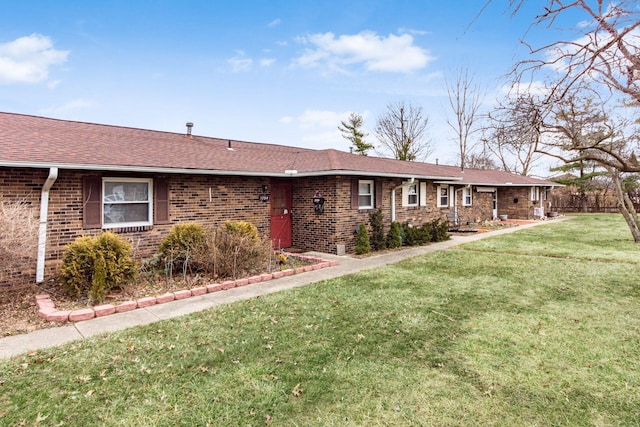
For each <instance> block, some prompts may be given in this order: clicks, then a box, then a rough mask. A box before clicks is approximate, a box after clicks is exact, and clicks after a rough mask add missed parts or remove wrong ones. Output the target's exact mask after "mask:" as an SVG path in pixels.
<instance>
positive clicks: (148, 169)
mask: <svg viewBox="0 0 640 427" xmlns="http://www.w3.org/2000/svg"><path fill="white" fill-rule="evenodd" d="M0 167H17V168H37V169H44V168H46V169H49V168H52V167H57V168H59V169H66V170H87V171H113V172H129V173H134V172H144V173H170V174H191V175H216V176H218V175H226V176H259V177H272V178H291V175H290V174H286V173H284V172H262V171H246V170H225V169H188V168H170V167H149V166H114V165H89V164H73V163H48V162H15V161H0ZM362 175H369V176H375V177H380V178H403V179H411V178H416V179H424V180H430V181H433V180H436V179H439V180H442V179H446V180H448V181H461V180H462V178H459V177H453V176H451V177H449V176H442V175H437V176H436V175H415V174H411V175H410V174H404V173H389V172H376V171H362V170H348V169H335V170H327V171H310V172H300V171H298V173H297V174H296V175H295V176H296V177H300V178H304V177H312V176H362Z"/></svg>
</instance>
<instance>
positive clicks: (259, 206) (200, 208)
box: [0, 168, 537, 277]
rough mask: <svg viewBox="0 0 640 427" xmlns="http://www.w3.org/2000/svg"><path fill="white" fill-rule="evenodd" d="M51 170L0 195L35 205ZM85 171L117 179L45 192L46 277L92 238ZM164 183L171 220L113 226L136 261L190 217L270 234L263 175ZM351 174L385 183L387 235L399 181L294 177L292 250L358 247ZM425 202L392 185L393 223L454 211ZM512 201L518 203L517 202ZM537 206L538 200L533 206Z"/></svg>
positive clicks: (7, 172)
mask: <svg viewBox="0 0 640 427" xmlns="http://www.w3.org/2000/svg"><path fill="white" fill-rule="evenodd" d="M47 175H48V171H47V170H45V169H40V170H38V169H9V168H0V197H1V198H4V199H5V200H6V199H8V200H22V201H25V202H27V203H29V204H31V205H33V206H34V208H36V209H38V210H39V206H40V194H41V189H42V185H43V183H44V182H45V180H46V178H47ZM87 175H95V176H103V175H104V176H110V177H113V176H116V174H115V173H104V174H99V173H90V172H85V171H68V170H60V171H59V177H58V180H57V181H56V182H55V184H54V185H53V187H52V189H51V191H50V199H49V219H48V242H47V253H46V273H45V274H46V276H47V277H51V275H52V274H53V273H54V271H55V268H56V266H57V264H58V263H59V261H60V260H61V259H62V256H63V250H64V246H65V245H67V244H68V243H70V242H72V241H74V240H75V239H76V238H77V237H79V236H84V235H96V234H98V233H100V232H101V231H102V230H101V229H90V230H86V229H83V224H82V215H83V210H82V179H83V177H84V176H87ZM120 176H126V177H139V178H145V177H146V178H149V177H151V175H143V174H128V175H122V174H120ZM156 178H164V179H166V180H167V181H168V183H169V200H170V209H169V218H170V222H171V224H166V225H153V226H150V227H133V228H127V229H112V231H115V232H117V233H118V234H120V235H122V236H123V237H125V238H127V239H128V240H129V241H131V243H132V244H133V246H134V250H135V254H136V257H137V258H145V257H149V256H151V255H152V254H154V253H155V252H156V251H157V248H158V246H159V244H160V242H161V241H162V239H163V238H164V236H166V235H167V234H168V232H169V231H170V229H171V227H172V225H173V224H176V223H180V222H189V221H195V222H198V223H201V224H203V225H205V226H211V227H217V226H219V225H220V224H222V223H223V222H224V221H226V220H244V221H249V222H252V223H253V224H255V225H256V227H257V228H258V230H259V232H260V233H261V235H263V236H264V237H269V232H270V223H269V221H270V218H269V207H270V205H269V202H264V201H260V200H259V196H260V195H261V194H263V187H264V186H267V188H269V185H270V180H269V179H268V178H257V177H256V178H254V177H232V176H206V175H163V176H156ZM353 179H373V180H374V181H376V183H378V182H379V183H381V184H382V204H381V206H382V208H381V209H382V214H383V220H384V224H385V232H386V231H388V229H389V226H390V224H391V191H392V189H394V188H396V187H398V186H399V185H400V184H402V180H400V179H392V178H377V179H375V178H372V177H367V176H362V177H345V176H335V177H315V178H313V177H312V178H298V179H294V180H293V181H292V182H293V195H292V197H293V206H292V240H293V247H295V248H298V249H301V250H315V251H321V252H327V253H336V245H344V246H345V248H346V251H347V252H348V253H352V252H353V251H354V249H355V233H354V232H355V230H356V228H357V227H358V225H359V224H361V223H364V224H369V214H370V213H371V212H372V210H371V209H364V210H362V209H352V208H351V183H352V180H353ZM426 191H427V195H426V200H427V206H419V207H403V206H402V190H401V189H397V190H396V220H397V221H399V222H406V221H410V222H412V223H413V224H416V225H421V224H423V223H425V222H428V221H432V220H433V219H436V218H446V215H447V213H448V212H449V211H451V210H452V208H438V207H437V205H436V197H437V188H436V186H435V185H434V184H433V183H430V182H429V183H427V185H426ZM316 195H319V196H320V197H323V198H324V199H325V204H324V212H323V213H316V212H315V211H314V205H313V201H312V199H313V197H314V196H316ZM456 196H457V197H458V202H457V203H458V214H459V218H460V220H461V221H462V222H463V223H464V222H466V221H472V222H477V221H482V220H487V219H491V217H492V197H493V195H492V193H477V192H475V191H474V192H473V206H470V207H464V206H462V192H457V194H456ZM514 198H517V199H518V203H514ZM533 206H534V204H533V203H532V202H531V200H530V193H529V188H528V187H527V188H500V190H499V197H498V212H499V213H500V214H508V215H509V217H510V218H532V217H533ZM536 206H537V205H536ZM24 272H28V274H33V275H35V265H28V266H24V270H23V271H21V272H20V273H24Z"/></svg>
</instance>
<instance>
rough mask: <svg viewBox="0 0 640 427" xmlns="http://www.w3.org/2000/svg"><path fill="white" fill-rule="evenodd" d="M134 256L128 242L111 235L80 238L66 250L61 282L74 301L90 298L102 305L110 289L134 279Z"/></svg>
mask: <svg viewBox="0 0 640 427" xmlns="http://www.w3.org/2000/svg"><path fill="white" fill-rule="evenodd" d="M132 252H133V249H132V247H131V244H130V243H129V242H127V241H126V240H124V239H122V238H121V237H120V236H117V235H115V234H113V233H111V232H105V233H102V234H101V235H100V236H98V237H80V238H78V239H76V241H74V242H73V243H71V244H69V245H67V246H66V248H65V254H64V257H63V261H62V266H61V267H60V270H59V278H60V282H61V283H62V286H63V288H64V289H65V291H66V292H67V293H68V294H69V295H71V296H72V297H75V298H81V297H85V296H88V297H89V298H90V299H91V301H92V302H93V303H99V302H101V301H103V300H104V297H105V295H106V294H107V292H109V291H110V290H111V289H113V288H115V287H118V286H124V285H126V284H127V283H129V282H130V281H132V280H133V279H134V278H135V276H136V269H135V262H134V261H133V258H132V257H131V253H132Z"/></svg>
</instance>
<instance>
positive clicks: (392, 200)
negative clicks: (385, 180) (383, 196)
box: [391, 178, 416, 222]
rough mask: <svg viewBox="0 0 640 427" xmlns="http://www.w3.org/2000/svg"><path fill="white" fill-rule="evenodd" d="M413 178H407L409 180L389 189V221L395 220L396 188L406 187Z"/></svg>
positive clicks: (413, 180) (411, 182)
mask: <svg viewBox="0 0 640 427" xmlns="http://www.w3.org/2000/svg"><path fill="white" fill-rule="evenodd" d="M415 180H416V179H415V178H411V179H409V181H407V182H404V183H402V184H400V185H398V186H397V187H396V188H394V189H392V190H391V222H395V220H396V190H399V189H401V188H402V187H406V186H408V185H411V184H413V183H414V182H415Z"/></svg>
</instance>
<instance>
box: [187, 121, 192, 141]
mask: <svg viewBox="0 0 640 427" xmlns="http://www.w3.org/2000/svg"><path fill="white" fill-rule="evenodd" d="M191 128H193V123H191V122H187V137H188V138H191Z"/></svg>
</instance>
